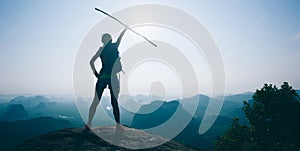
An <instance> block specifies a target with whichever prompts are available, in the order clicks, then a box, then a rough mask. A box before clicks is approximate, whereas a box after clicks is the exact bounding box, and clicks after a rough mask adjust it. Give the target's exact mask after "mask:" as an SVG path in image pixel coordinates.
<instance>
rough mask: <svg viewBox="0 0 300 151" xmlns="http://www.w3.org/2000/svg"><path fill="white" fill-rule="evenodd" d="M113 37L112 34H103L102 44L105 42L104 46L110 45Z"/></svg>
mask: <svg viewBox="0 0 300 151" xmlns="http://www.w3.org/2000/svg"><path fill="white" fill-rule="evenodd" d="M111 40H112V39H111V35H110V34H108V33H106V34H103V35H102V42H103V44H107V43H109V42H111Z"/></svg>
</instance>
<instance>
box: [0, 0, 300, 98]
mask: <svg viewBox="0 0 300 151" xmlns="http://www.w3.org/2000/svg"><path fill="white" fill-rule="evenodd" d="M147 3H156V4H162V5H170V6H174V7H176V8H179V9H181V10H184V11H186V12H187V13H189V14H190V15H192V16H194V17H195V18H196V19H198V20H199V21H200V22H201V23H203V24H204V25H205V26H206V28H207V29H208V31H209V32H210V33H211V34H212V36H213V37H214V38H215V40H216V43H217V45H218V47H219V48H220V51H221V54H222V56H223V60H224V65H225V71H226V92H227V93H239V92H245V91H254V90H255V89H257V88H260V87H261V86H262V85H263V84H264V83H266V82H268V83H274V84H277V85H280V84H281V83H282V82H283V81H288V82H290V84H291V85H293V86H294V87H295V88H300V80H299V77H300V70H299V66H300V59H299V58H300V17H299V14H300V9H299V8H300V2H299V1H297V0H294V1H292V0H290V1H279V0H275V1H273V0H264V1H261V0H256V1H247V2H246V1H240V0H231V1H214V2H211V1H198V0H190V1H182V0H163V1H162V0H151V1H150V0H149V1H147V0H144V1H137V0H136V1H133V0H122V1H119V2H116V1H114V2H112V1H111V0H102V1H97V0H90V1H83V0H81V1H79V0H78V1H73V0H72V1H71V0H64V1H60V0H51V1H50V0H48V1H39V0H29V1H22V0H11V1H5V2H4V1H1V4H0V19H1V23H0V57H1V58H0V71H1V74H0V93H36V94H47V93H48V94H56V93H72V91H73V85H72V74H73V68H74V60H75V57H76V52H77V51H78V49H79V46H80V44H81V42H82V40H83V38H84V37H85V35H86V34H87V32H88V31H89V30H90V29H91V28H92V27H93V26H94V25H95V24H96V23H97V22H98V21H99V20H101V19H102V18H104V16H103V15H100V14H98V13H96V12H95V11H94V10H93V9H94V7H95V6H98V7H99V8H102V9H104V10H107V11H108V12H116V11H118V10H120V9H122V8H126V7H129V6H134V5H139V4H147Z"/></svg>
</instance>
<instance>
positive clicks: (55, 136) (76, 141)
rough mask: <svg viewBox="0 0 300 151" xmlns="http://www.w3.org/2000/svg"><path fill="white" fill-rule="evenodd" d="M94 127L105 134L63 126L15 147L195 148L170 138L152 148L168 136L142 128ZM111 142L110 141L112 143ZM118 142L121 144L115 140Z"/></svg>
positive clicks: (21, 150)
mask: <svg viewBox="0 0 300 151" xmlns="http://www.w3.org/2000/svg"><path fill="white" fill-rule="evenodd" d="M93 131H97V133H98V132H99V133H100V134H101V136H104V137H102V138H100V137H98V136H97V135H95V134H94V133H83V130H82V128H72V129H62V130H59V131H55V132H51V133H48V134H45V135H40V136H38V137H35V138H33V139H30V140H27V141H25V142H23V143H22V144H20V145H18V146H17V147H15V148H14V149H13V150H16V151H27V150H37V151H39V150H40V151H47V150H51V151H52V150H56V151H65V150H70V151H72V150H84V151H110V150H130V149H126V148H124V147H119V146H130V148H132V149H134V148H136V149H141V148H143V147H145V148H146V149H143V150H151V151H152V150H157V151H168V150H185V151H194V150H195V149H194V148H191V147H188V146H186V145H183V144H180V143H177V142H175V141H172V140H171V141H168V142H167V143H165V144H162V145H160V146H156V147H153V148H149V147H151V145H152V144H153V143H159V142H165V141H166V139H165V138H162V137H160V136H156V135H151V134H148V133H145V132H144V131H141V130H136V129H132V128H125V130H124V132H123V133H115V126H104V127H96V128H94V129H93ZM109 142H111V143H109ZM112 143H113V144H119V146H116V145H113V144H112Z"/></svg>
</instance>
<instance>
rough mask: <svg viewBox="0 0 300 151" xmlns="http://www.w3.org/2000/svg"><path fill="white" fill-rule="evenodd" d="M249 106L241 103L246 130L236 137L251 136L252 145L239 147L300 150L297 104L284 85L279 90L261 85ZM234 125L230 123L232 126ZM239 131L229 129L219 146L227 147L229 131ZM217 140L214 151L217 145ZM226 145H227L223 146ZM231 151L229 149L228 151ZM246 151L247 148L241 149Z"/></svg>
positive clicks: (298, 104) (296, 95)
mask: <svg viewBox="0 0 300 151" xmlns="http://www.w3.org/2000/svg"><path fill="white" fill-rule="evenodd" d="M253 100H254V101H253V103H250V102H246V101H244V107H243V111H244V113H245V115H246V117H247V119H248V120H249V123H250V126H249V127H248V131H244V134H239V133H237V134H236V135H245V136H249V135H250V136H252V139H253V141H252V142H249V140H242V142H239V145H240V146H241V144H245V143H247V142H248V143H250V144H251V145H255V147H253V146H252V148H255V149H256V150H289V151H291V150H300V132H299V129H298V128H299V127H300V121H299V120H298V119H299V116H300V102H299V100H300V99H299V95H298V94H297V92H296V91H295V90H294V89H293V88H292V87H291V86H289V84H288V83H287V82H284V83H283V84H282V86H281V88H279V89H278V88H277V87H276V86H273V85H272V84H265V85H264V86H263V88H262V89H260V90H256V92H255V93H254V95H253ZM233 124H234V123H233ZM237 128H239V127H231V129H229V130H228V131H227V132H226V133H225V135H224V136H223V137H221V138H226V137H227V139H226V141H225V143H224V139H223V145H228V144H230V142H229V141H228V139H229V138H230V139H231V138H233V136H231V135H228V132H229V131H234V130H236V129H237ZM234 137H237V136H234ZM220 140H222V139H218V140H217V143H216V150H217V148H218V146H219V145H220ZM226 143H227V144H226ZM231 149H233V148H231ZM242 150H249V148H248V149H247V148H242Z"/></svg>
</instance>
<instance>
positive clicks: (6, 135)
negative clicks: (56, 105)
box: [0, 117, 72, 150]
mask: <svg viewBox="0 0 300 151" xmlns="http://www.w3.org/2000/svg"><path fill="white" fill-rule="evenodd" d="M66 127H72V125H71V123H70V122H68V121H66V120H61V119H55V118H51V117H39V118H35V119H30V120H19V121H12V122H8V121H0V134H1V135H0V150H7V149H9V148H11V147H13V146H15V145H17V144H19V143H20V142H22V141H24V140H26V139H29V138H32V137H34V136H37V135H40V134H45V133H47V132H50V131H54V130H58V129H62V128H66Z"/></svg>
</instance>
